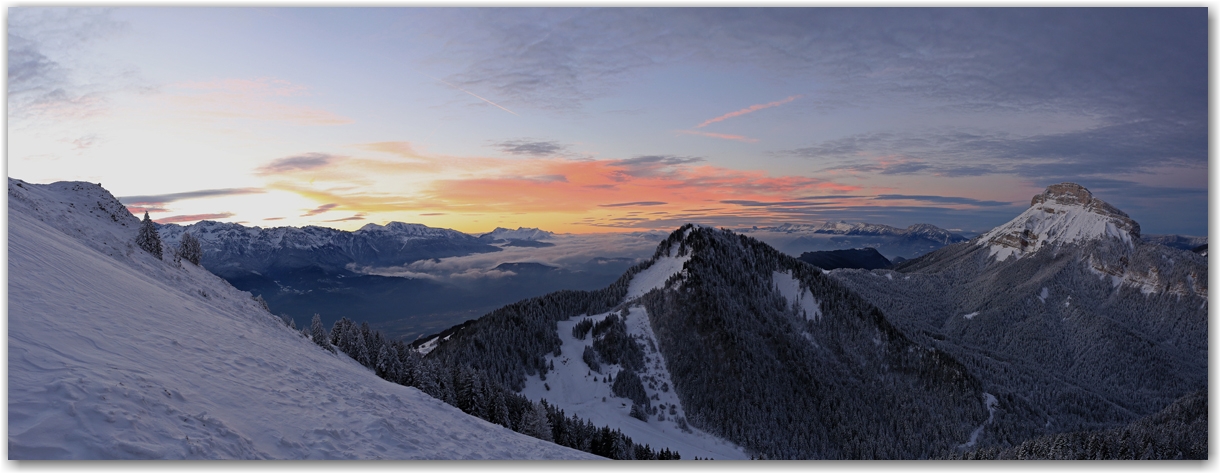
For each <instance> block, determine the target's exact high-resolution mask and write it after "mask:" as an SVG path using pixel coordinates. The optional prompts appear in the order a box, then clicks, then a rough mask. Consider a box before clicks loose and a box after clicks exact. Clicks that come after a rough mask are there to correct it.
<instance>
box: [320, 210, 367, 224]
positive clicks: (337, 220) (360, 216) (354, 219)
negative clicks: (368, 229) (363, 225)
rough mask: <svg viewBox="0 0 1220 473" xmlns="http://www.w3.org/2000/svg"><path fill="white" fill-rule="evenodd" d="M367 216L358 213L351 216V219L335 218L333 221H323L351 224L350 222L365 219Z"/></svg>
mask: <svg viewBox="0 0 1220 473" xmlns="http://www.w3.org/2000/svg"><path fill="white" fill-rule="evenodd" d="M367 216H368V214H366V213H364V212H358V213H356V215H352V216H351V217H344V218H336V219H334V220H325V221H326V222H352V221H356V220H364V217H367Z"/></svg>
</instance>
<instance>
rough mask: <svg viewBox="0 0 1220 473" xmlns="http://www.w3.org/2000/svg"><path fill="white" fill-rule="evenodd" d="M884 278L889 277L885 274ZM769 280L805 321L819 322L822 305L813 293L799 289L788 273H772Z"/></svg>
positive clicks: (798, 284) (799, 283) (799, 286)
mask: <svg viewBox="0 0 1220 473" xmlns="http://www.w3.org/2000/svg"><path fill="white" fill-rule="evenodd" d="M886 276H889V275H888V274H886ZM891 279H892V278H891ZM771 280H772V281H774V282H775V288H776V290H778V291H779V293H780V294H781V295H783V296H784V299H787V300H788V305H790V306H795V307H797V309H798V311H799V313H800V314H801V315H802V316H804V317H805V318H806V319H809V320H814V321H817V320H821V318H822V304H821V303H820V302H818V300H817V299H815V298H814V297H813V293H811V292H809V290H808V289H804V288H802V287H801V282H800V281H797V280H796V279H794V278H793V277H792V276H790V275H789V274H788V273H786V272H780V271H775V272H774V273H772V274H771Z"/></svg>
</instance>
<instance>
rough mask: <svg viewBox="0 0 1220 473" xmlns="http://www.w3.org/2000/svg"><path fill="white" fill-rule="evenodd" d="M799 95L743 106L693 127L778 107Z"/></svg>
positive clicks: (701, 126) (799, 96) (700, 126)
mask: <svg viewBox="0 0 1220 473" xmlns="http://www.w3.org/2000/svg"><path fill="white" fill-rule="evenodd" d="M801 97H803V95H793V96H791V97H788V98H786V99H783V100H777V101H775V102H770V103H760V104H756V105H751V106H749V107H746V108H743V109H741V110H738V111H736V112H729V113H726V114H724V115H721V116H719V117H716V118H712V119H709V120H707V121H705V122H703V123H700V124H698V125H695V128H703V127H705V126H708V125H711V124H713V123H716V122H722V121H725V120H728V119H730V118H733V117H740V116H742V115H746V114H749V113H754V112H757V111H759V110H762V109H766V108H771V107H778V106H780V105H783V104H786V103H788V102H791V101H793V100H796V99H799V98H801Z"/></svg>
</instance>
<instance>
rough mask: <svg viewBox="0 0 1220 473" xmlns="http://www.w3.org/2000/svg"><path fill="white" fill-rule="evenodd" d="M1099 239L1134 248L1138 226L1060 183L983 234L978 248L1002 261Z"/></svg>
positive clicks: (1085, 191)
mask: <svg viewBox="0 0 1220 473" xmlns="http://www.w3.org/2000/svg"><path fill="white" fill-rule="evenodd" d="M1102 238H1111V239H1115V240H1119V241H1122V242H1123V243H1126V244H1127V245H1134V244H1135V242H1136V241H1138V240H1139V239H1140V226H1139V224H1138V223H1136V222H1135V220H1132V219H1131V217H1129V216H1127V214H1126V213H1124V212H1123V211H1121V210H1119V209H1117V208H1115V207H1114V206H1112V205H1110V204H1108V203H1106V202H1105V201H1104V200H1101V199H1098V198H1096V197H1093V193H1092V192H1089V190H1088V189H1086V188H1084V186H1081V185H1080V184H1076V183H1072V182H1064V183H1060V184H1054V185H1051V186H1048V187H1047V188H1046V190H1045V191H1043V192H1042V193H1041V194H1038V195H1036V196H1034V198H1033V199H1032V200H1030V207H1029V209H1026V210H1025V212H1022V213H1021V215H1019V216H1017V218H1015V219H1013V220H1012V221H1010V222H1008V223H1006V224H1004V225H1001V226H998V227H996V228H994V229H992V230H991V231H989V232H987V233H985V234H983V236H982V237H980V238H979V240H978V244H979V245H989V246H991V254H992V256H996V260H997V261H1004V260H1006V259H1008V257H1009V256H1016V257H1017V258H1020V257H1021V256H1022V255H1024V254H1026V253H1030V252H1034V251H1037V250H1038V249H1040V248H1043V247H1048V246H1058V245H1060V244H1065V243H1073V242H1077V241H1086V240H1098V239H1102Z"/></svg>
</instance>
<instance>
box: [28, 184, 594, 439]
mask: <svg viewBox="0 0 1220 473" xmlns="http://www.w3.org/2000/svg"><path fill="white" fill-rule="evenodd" d="M12 184H13V181H10V197H12V196H13V192H12ZM27 186H28V185H27ZM28 187H35V186H28ZM99 189H100V188H99ZM38 190H39V191H41V192H42V193H44V194H54V195H45V196H42V198H40V199H35V200H37V202H33V203H32V204H31V205H27V204H30V202H27V203H20V202H18V203H17V204H16V205H14V204H13V203H12V200H11V201H10V208H9V210H10V212H9V276H10V279H9V320H8V328H9V339H8V345H9V352H8V355H9V365H8V368H9V378H8V382H9V384H8V386H9V391H8V399H9V405H8V419H9V423H8V432H9V444H8V445H9V458H10V459H188V458H189V459H219V458H225V459H236V458H241V459H324V458H333V459H445V458H453V459H548V458H558V459H579V458H595V457H592V456H590V455H587V454H584V453H582V452H577V451H574V450H570V449H567V448H564V447H560V446H558V445H555V444H551V443H548V442H543V441H540V440H537V439H534V438H531V437H526V436H523V435H519V434H516V433H514V432H511V431H509V430H507V429H504V428H502V427H500V426H497V425H493V424H490V423H488V422H485V421H482V420H480V419H477V418H474V417H471V416H468V415H465V414H463V413H461V412H460V411H458V410H457V409H455V408H453V407H450V406H448V405H445V404H443V403H441V402H440V401H438V400H435V399H433V398H431V397H429V396H427V395H425V394H423V393H422V392H420V391H418V390H415V389H413V388H408V387H405V386H399V385H395V384H392V383H388V382H386V381H384V380H381V379H380V378H377V377H376V376H375V375H374V374H373V373H372V372H370V371H368V370H367V369H365V368H363V367H361V366H359V365H358V364H357V363H355V362H354V361H352V360H351V359H350V358H348V357H346V356H345V355H334V354H331V353H328V352H326V351H323V350H321V349H320V348H318V347H317V346H315V345H313V344H312V343H311V342H310V341H308V340H306V339H304V338H303V337H301V336H300V335H299V334H298V333H297V332H294V331H292V330H290V329H288V328H287V327H285V326H284V325H283V324H282V323H281V322H280V321H279V320H278V319H277V318H275V317H274V316H273V315H271V314H270V313H267V312H265V311H263V310H262V309H261V308H260V307H259V306H258V305H257V303H256V302H255V301H254V300H253V299H251V298H250V295H249V294H248V293H245V292H241V291H238V290H236V289H233V288H232V287H231V286H229V285H228V284H227V283H225V282H224V281H222V280H221V279H219V278H218V277H216V276H214V275H212V274H211V273H209V272H207V271H206V270H203V269H202V268H199V267H196V266H194V265H191V264H189V263H184V264H183V267H182V268H178V267H175V266H174V265H173V264H172V263H166V262H162V261H158V260H156V259H154V258H153V257H152V256H151V255H148V254H147V253H144V252H143V251H140V250H136V251H135V252H132V253H127V252H126V249H125V247H126V246H127V244H126V242H125V241H124V240H123V238H124V237H125V235H126V233H131V234H132V235H133V236H134V228H132V229H130V231H129V230H128V228H127V227H122V226H120V225H119V223H116V222H115V221H112V219H111V218H109V217H108V216H107V217H106V218H104V219H97V218H94V217H95V216H90V215H89V214H87V213H86V214H81V213H80V212H55V211H53V207H55V206H54V205H53V204H54V203H56V202H59V200H62V199H63V198H68V199H71V198H77V197H79V194H74V193H72V192H67V191H63V190H60V192H58V193H56V192H54V191H56V190H57V189H56V188H52V187H49V186H48V187H46V188H39V189H38ZM19 192H20V191H19ZM34 194H35V193H28V194H25V197H29V196H31V195H34ZM105 197H106V198H107V199H110V200H113V197H109V195H108V194H107V195H106V196H105ZM89 198H94V196H89ZM57 199H58V200H57ZM95 203H96V202H95ZM33 209H39V210H37V211H35V210H33ZM44 211H45V212H44ZM40 218H45V219H47V220H49V221H50V223H51V225H53V226H54V227H56V228H52V226H51V225H48V223H44V222H43V221H40ZM106 222H110V223H106ZM106 225H112V226H114V227H117V228H110V227H108V226H106ZM57 228H58V230H57ZM61 230H63V231H61ZM86 242H87V243H86ZM99 247H100V248H99ZM98 249H102V250H106V249H111V250H118V251H113V252H112V251H105V252H104V253H103V252H99V251H98Z"/></svg>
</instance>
